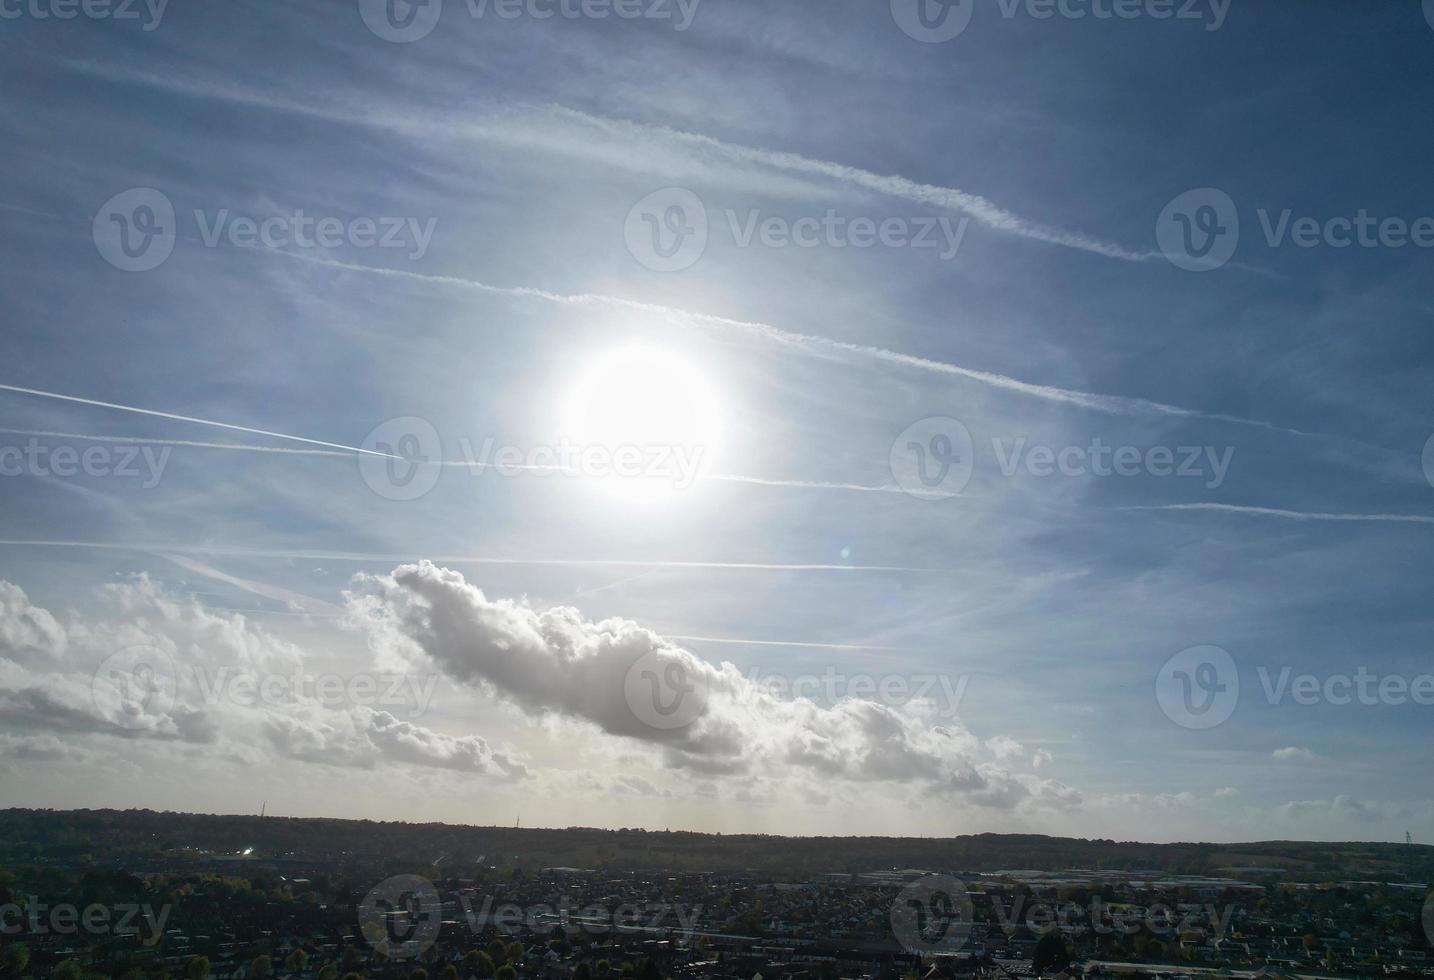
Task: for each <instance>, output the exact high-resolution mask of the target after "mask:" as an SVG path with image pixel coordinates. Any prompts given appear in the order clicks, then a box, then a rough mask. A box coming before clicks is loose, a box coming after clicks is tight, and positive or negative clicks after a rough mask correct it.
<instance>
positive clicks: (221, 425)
mask: <svg viewBox="0 0 1434 980" xmlns="http://www.w3.org/2000/svg"><path fill="white" fill-rule="evenodd" d="M0 391H13V392H15V393H17V394H21V395H34V396H36V397H37V398H53V399H55V400H57V401H62V402H73V403H74V404H76V405H90V406H92V407H95V408H109V409H113V410H114V411H117V412H133V413H134V414H136V415H148V416H151V417H153V418H159V419H169V420H171V421H173V422H189V423H191V424H192V425H208V426H211V427H213V428H216V429H228V430H230V431H231V432H247V433H249V434H250V435H255V436H269V437H270V438H273V439H288V440H289V441H291V442H303V443H307V444H308V445H311V446H323V447H325V448H327V449H343V450H346V451H347V452H351V453H361V454H362V455H365V456H381V457H383V458H385V459H402V458H403V457H402V456H394V455H393V454H392V453H381V452H377V451H375V450H373V449H363V448H360V447H358V446H345V445H344V444H343V443H339V442H324V441H323V440H322V439H309V438H307V437H305V436H293V435H289V434H288V433H285V432H274V431H272V430H269V429H254V428H250V427H249V426H247V425H235V424H233V423H232V422H216V421H214V420H213V419H201V418H195V417H194V416H192V415H177V414H175V413H174V412H160V411H157V410H155V409H152V408H137V407H135V406H134V405H120V404H117V403H115V402H104V401H100V400H98V399H95V398H81V397H80V396H79V395H62V394H60V393H58V392H54V391H41V390H40V389H38V388H22V387H20V386H19V385H7V384H0Z"/></svg>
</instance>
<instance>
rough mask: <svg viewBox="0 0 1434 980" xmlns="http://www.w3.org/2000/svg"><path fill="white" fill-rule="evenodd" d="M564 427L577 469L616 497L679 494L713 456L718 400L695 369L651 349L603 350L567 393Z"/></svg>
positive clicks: (717, 434)
mask: <svg viewBox="0 0 1434 980" xmlns="http://www.w3.org/2000/svg"><path fill="white" fill-rule="evenodd" d="M564 431H565V434H566V435H567V437H568V438H569V439H571V440H572V441H573V442H574V443H576V444H577V445H578V446H580V447H582V448H583V452H584V462H583V463H582V464H581V467H580V468H581V469H582V471H583V473H584V474H585V475H587V476H589V477H590V478H592V479H593V480H595V481H596V482H597V483H599V484H600V485H602V486H603V487H604V488H605V489H609V490H612V491H614V492H616V493H618V494H619V495H621V496H623V497H627V498H630V499H639V500H651V499H653V498H660V497H665V496H669V495H672V494H675V493H680V492H685V491H688V490H690V489H691V488H692V486H693V484H694V483H695V481H696V480H697V478H698V476H699V475H700V474H701V473H704V472H707V471H708V470H709V469H710V467H711V465H712V463H713V461H714V460H715V458H716V455H717V450H718V443H719V440H720V439H721V435H722V418H721V413H720V411H719V408H718V403H717V398H716V395H715V393H714V392H713V390H712V387H711V385H709V384H708V383H707V379H706V378H704V377H703V376H702V373H701V372H699V371H698V370H697V369H695V368H694V367H693V366H692V365H690V364H689V363H687V362H686V361H684V360H683V359H682V358H680V357H678V356H677V355H675V354H673V353H671V352H669V351H665V350H660V349H657V348H652V347H624V348H621V349H618V350H614V351H609V352H608V353H606V354H604V355H602V356H600V357H599V358H598V359H597V360H596V361H594V362H593V363H592V364H591V365H589V366H588V368H587V370H586V371H584V372H583V374H582V376H581V377H579V378H578V380H577V382H576V383H575V384H574V385H573V387H572V389H571V390H570V392H569V394H568V398H567V402H566V405H565V411H564Z"/></svg>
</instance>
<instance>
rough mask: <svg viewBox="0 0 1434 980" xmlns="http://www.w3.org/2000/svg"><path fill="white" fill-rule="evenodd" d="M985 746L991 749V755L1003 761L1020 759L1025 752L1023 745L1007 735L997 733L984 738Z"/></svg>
mask: <svg viewBox="0 0 1434 980" xmlns="http://www.w3.org/2000/svg"><path fill="white" fill-rule="evenodd" d="M986 748H988V749H990V750H991V754H992V755H994V756H995V757H996V758H998V759H1001V760H1003V761H1004V760H1008V759H1020V758H1022V757H1024V756H1025V754H1026V749H1025V747H1024V746H1023V745H1021V743H1020V742H1017V741H1016V740H1015V739H1014V738H1011V737H1010V736H1009V735H997V736H995V737H994V738H988V739H986Z"/></svg>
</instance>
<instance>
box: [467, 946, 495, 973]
mask: <svg viewBox="0 0 1434 980" xmlns="http://www.w3.org/2000/svg"><path fill="white" fill-rule="evenodd" d="M495 969H496V967H494V966H493V957H491V956H489V955H488V954H487V953H485V952H483V951H482V950H481V949H470V950H469V951H468V952H467V953H466V954H464V956H463V976H464V977H467V978H470V980H471V978H473V977H477V978H479V980H485V978H487V977H491V976H492V975H493V972H494V970H495Z"/></svg>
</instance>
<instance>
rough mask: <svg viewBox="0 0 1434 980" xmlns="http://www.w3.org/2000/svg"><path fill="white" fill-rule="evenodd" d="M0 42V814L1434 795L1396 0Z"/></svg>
mask: <svg viewBox="0 0 1434 980" xmlns="http://www.w3.org/2000/svg"><path fill="white" fill-rule="evenodd" d="M0 51H3V57H0V85H3V90H4V91H5V92H6V94H7V97H6V98H4V99H3V100H0V136H3V145H4V146H5V148H6V149H5V159H6V164H7V165H6V167H5V170H4V177H3V179H2V180H3V183H2V184H0V290H3V294H4V297H5V303H4V307H3V313H0V429H3V431H0V770H3V772H4V778H3V779H0V805H4V806H45V807H152V808H156V809H173V810H188V811H204V812H225V813H247V812H258V811H259V810H260V808H261V806H266V807H267V811H268V812H269V813H281V814H290V815H298V816H316V815H327V816H346V817H362V818H372V819H405V820H445V821H454V822H464V823H473V824H500V825H509V824H512V823H513V822H515V821H518V820H521V822H522V824H523V825H524V826H553V827H561V826H572V825H581V826H605V827H647V828H650V829H662V828H665V827H670V828H674V829H676V828H685V829H693V830H702V831H713V832H718V831H720V832H724V833H737V832H760V833H772V834H824V835H845V834H890V835H908V836H945V835H952V834H962V833H976V832H984V831H1020V832H1036V833H1046V834H1054V835H1063V836H1078V837H1092V838H1094V837H1100V838H1115V839H1132V840H1149V841H1168V840H1191V839H1197V840H1263V839H1273V838H1306V839H1370V840H1402V839H1404V834H1405V833H1406V832H1409V833H1410V834H1412V835H1413V837H1414V839H1416V840H1423V841H1429V840H1434V800H1431V796H1430V790H1429V788H1428V786H1429V781H1428V779H1427V778H1426V777H1427V775H1428V745H1429V744H1430V737H1431V734H1434V676H1431V674H1434V659H1431V657H1430V651H1431V645H1430V627H1431V621H1434V607H1431V605H1430V603H1429V595H1430V589H1431V585H1434V549H1431V545H1434V441H1431V437H1432V436H1434V408H1431V406H1430V403H1429V400H1428V393H1429V392H1430V391H1431V382H1434V341H1431V339H1430V337H1431V331H1434V296H1431V289H1430V283H1431V282H1434V276H1432V275H1431V271H1434V261H1431V248H1434V197H1431V195H1430V194H1429V192H1428V190H1429V172H1428V161H1429V160H1430V159H1431V156H1434V128H1431V127H1430V126H1429V125H1428V123H1429V106H1430V103H1431V96H1434V3H1425V4H1423V5H1422V6H1421V5H1420V4H1419V3H1416V2H1391V3H1387V4H1364V5H1359V6H1358V8H1357V9H1356V8H1351V7H1350V6H1349V5H1348V4H1343V3H1336V2H1320V0H1310V2H1304V3H1300V4H1276V3H1254V2H1249V0H1243V2H1242V0H1178V2H1167V0H1061V2H1060V3H1059V4H1053V3H1048V2H1046V0H958V2H954V3H949V4H947V3H943V2H941V0H919V3H918V2H917V0H820V2H818V0H810V2H808V0H790V2H786V3H773V2H756V0H753V2H747V0H683V2H681V3H679V2H677V0H611V2H608V0H587V2H586V3H583V2H581V0H428V2H427V3H426V4H420V5H416V6H415V5H409V4H408V3H406V2H405V0H346V2H340V0H333V2H328V0H321V2H314V3H305V4H292V3H283V2H266V0H235V2H231V3H224V4H189V3H182V2H174V3H168V4H166V3H162V2H160V0H149V2H148V3H142V2H133V3H130V2H128V0H124V2H115V3H104V2H101V0H90V2H88V3H87V4H86V5H84V6H80V5H78V4H75V5H71V4H70V3H69V2H67V0H4V2H0Z"/></svg>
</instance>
